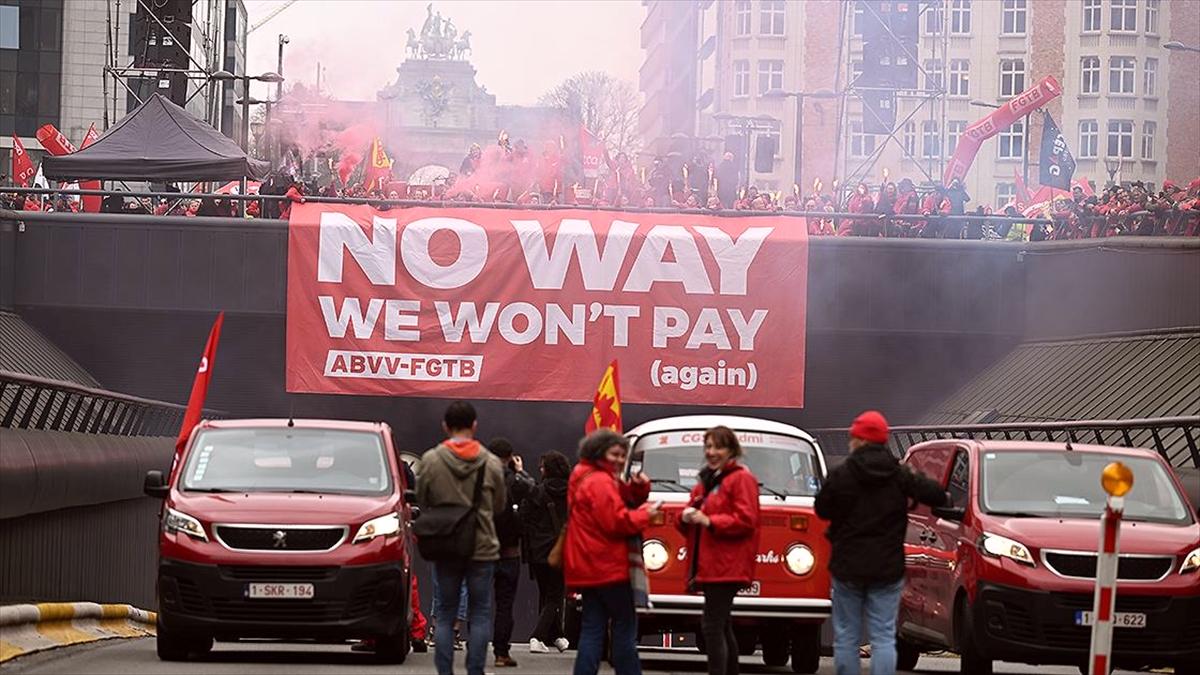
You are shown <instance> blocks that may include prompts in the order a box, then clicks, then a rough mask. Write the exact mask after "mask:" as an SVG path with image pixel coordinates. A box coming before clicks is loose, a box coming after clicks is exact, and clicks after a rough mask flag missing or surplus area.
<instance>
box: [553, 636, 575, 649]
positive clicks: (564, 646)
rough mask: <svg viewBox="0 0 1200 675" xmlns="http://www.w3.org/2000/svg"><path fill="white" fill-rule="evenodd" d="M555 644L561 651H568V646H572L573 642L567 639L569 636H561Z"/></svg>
mask: <svg viewBox="0 0 1200 675" xmlns="http://www.w3.org/2000/svg"><path fill="white" fill-rule="evenodd" d="M554 646H555V647H556V648H557V649H558V651H559V652H560V653H561V652H565V651H567V647H570V646H571V643H570V642H569V641H568V640H567V638H563V637H560V638H558V639H556V640H555V641H554Z"/></svg>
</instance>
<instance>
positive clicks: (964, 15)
mask: <svg viewBox="0 0 1200 675" xmlns="http://www.w3.org/2000/svg"><path fill="white" fill-rule="evenodd" d="M950 34H951V35H970V34H971V0H952V2H951V3H950Z"/></svg>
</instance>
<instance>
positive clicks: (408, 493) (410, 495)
mask: <svg viewBox="0 0 1200 675" xmlns="http://www.w3.org/2000/svg"><path fill="white" fill-rule="evenodd" d="M404 503H405V504H416V503H417V491H416V490H405V491H404Z"/></svg>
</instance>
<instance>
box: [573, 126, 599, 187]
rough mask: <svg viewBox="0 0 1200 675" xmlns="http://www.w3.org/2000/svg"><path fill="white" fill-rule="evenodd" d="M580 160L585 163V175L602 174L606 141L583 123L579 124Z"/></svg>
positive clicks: (595, 175) (593, 176) (591, 176)
mask: <svg viewBox="0 0 1200 675" xmlns="http://www.w3.org/2000/svg"><path fill="white" fill-rule="evenodd" d="M579 161H580V163H581V164H582V165H583V175H584V176H585V177H587V178H595V177H597V176H599V175H600V164H601V163H602V162H603V161H604V143H603V142H602V141H601V140H600V139H598V138H596V137H595V136H594V135H593V134H592V132H590V131H588V129H587V127H585V126H583V125H582V124H580V125H579Z"/></svg>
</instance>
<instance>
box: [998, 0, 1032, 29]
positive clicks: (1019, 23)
mask: <svg viewBox="0 0 1200 675" xmlns="http://www.w3.org/2000/svg"><path fill="white" fill-rule="evenodd" d="M1025 5H1026V2H1025V0H1004V4H1003V5H1002V6H1001V10H1000V11H1001V17H1002V18H1001V28H1000V33H1001V34H1002V35H1024V34H1025V9H1026V8H1025Z"/></svg>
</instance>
